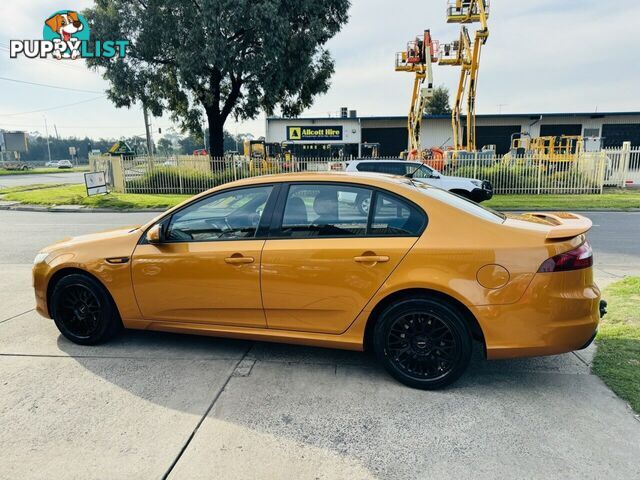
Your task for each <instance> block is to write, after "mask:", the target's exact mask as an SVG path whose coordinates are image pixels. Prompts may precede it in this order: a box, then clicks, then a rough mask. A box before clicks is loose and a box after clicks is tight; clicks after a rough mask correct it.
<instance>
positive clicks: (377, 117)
mask: <svg viewBox="0 0 640 480" xmlns="http://www.w3.org/2000/svg"><path fill="white" fill-rule="evenodd" d="M632 115H640V112H554V113H479V114H476V118H510V117H511V118H514V117H517V118H530V119H531V120H537V119H538V118H540V117H542V118H545V117H591V118H602V117H622V116H632ZM462 117H464V115H462ZM424 118H426V119H430V118H432V119H438V118H451V115H448V114H447V115H425V116H424ZM406 119H407V117H406V116H402V115H370V116H357V117H348V118H346V119H345V118H343V117H296V118H285V117H267V120H406Z"/></svg>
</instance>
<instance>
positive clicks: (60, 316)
mask: <svg viewBox="0 0 640 480" xmlns="http://www.w3.org/2000/svg"><path fill="white" fill-rule="evenodd" d="M51 314H52V316H53V320H54V321H55V323H56V326H57V327H58V330H60V333H62V335H64V336H65V337H66V338H68V339H69V340H71V341H72V342H74V343H78V344H80V345H96V344H98V343H102V342H105V341H107V340H109V339H110V338H112V337H113V336H114V335H116V334H117V333H118V332H120V331H121V330H122V328H123V327H122V321H121V320H120V316H119V315H118V311H117V308H116V306H115V304H114V303H113V300H112V299H111V297H110V296H109V293H108V292H107V291H106V290H105V288H104V287H103V286H102V285H101V284H100V283H99V282H97V281H96V280H94V279H93V278H91V277H89V276H87V275H81V274H72V275H68V276H66V277H63V278H62V279H61V280H60V281H59V282H58V283H57V284H56V286H55V288H54V290H53V294H52V296H51Z"/></svg>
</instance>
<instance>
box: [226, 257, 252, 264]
mask: <svg viewBox="0 0 640 480" xmlns="http://www.w3.org/2000/svg"><path fill="white" fill-rule="evenodd" d="M224 261H225V262H226V263H228V264H230V265H243V264H246V263H253V262H254V261H255V260H254V258H253V257H243V256H242V255H238V256H231V257H227V258H225V259H224Z"/></svg>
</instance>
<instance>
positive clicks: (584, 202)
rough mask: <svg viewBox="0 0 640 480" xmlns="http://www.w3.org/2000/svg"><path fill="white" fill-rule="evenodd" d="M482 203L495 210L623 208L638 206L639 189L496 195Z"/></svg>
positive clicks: (639, 200)
mask: <svg viewBox="0 0 640 480" xmlns="http://www.w3.org/2000/svg"><path fill="white" fill-rule="evenodd" d="M483 205H485V206H487V207H490V208H493V209H495V210H501V209H514V210H533V209H544V210H549V209H553V210H625V209H632V208H640V190H615V191H612V192H607V193H603V194H602V195H496V196H495V197H493V198H492V199H491V200H488V201H486V202H483Z"/></svg>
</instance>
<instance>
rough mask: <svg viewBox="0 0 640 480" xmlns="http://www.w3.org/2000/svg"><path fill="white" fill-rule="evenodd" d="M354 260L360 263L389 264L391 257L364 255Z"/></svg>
mask: <svg viewBox="0 0 640 480" xmlns="http://www.w3.org/2000/svg"><path fill="white" fill-rule="evenodd" d="M353 260H354V261H355V262H358V263H383V262H388V261H389V257H388V256H386V255H362V256H360V257H354V258H353Z"/></svg>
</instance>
